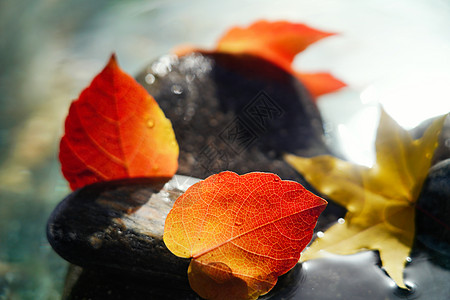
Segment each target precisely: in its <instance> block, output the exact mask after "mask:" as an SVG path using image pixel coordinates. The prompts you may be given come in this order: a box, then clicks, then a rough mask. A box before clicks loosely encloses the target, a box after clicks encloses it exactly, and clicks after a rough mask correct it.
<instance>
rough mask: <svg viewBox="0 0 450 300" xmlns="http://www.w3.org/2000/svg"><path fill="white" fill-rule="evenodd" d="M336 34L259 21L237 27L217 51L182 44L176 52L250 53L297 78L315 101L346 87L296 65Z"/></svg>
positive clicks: (229, 32) (224, 39)
mask: <svg viewBox="0 0 450 300" xmlns="http://www.w3.org/2000/svg"><path fill="white" fill-rule="evenodd" d="M332 35H334V33H330V32H325V31H320V30H317V29H314V28H311V27H309V26H306V25H304V24H300V23H291V22H287V21H277V22H269V21H265V20H261V21H257V22H255V23H253V24H251V25H250V26H249V27H246V28H243V27H233V28H231V29H230V30H229V31H227V32H226V33H225V35H224V36H223V37H222V38H221V39H220V40H219V41H218V43H217V47H216V49H215V50H214V51H206V50H201V49H198V48H195V47H194V46H192V45H182V46H179V47H177V48H175V49H174V52H175V53H176V54H177V55H179V56H183V55H186V54H188V53H191V52H194V51H200V52H202V53H212V52H224V53H232V54H236V55H239V54H250V55H254V56H258V57H262V58H264V59H266V60H268V61H270V62H272V63H273V64H275V65H277V66H279V67H280V68H283V69H284V70H286V71H287V72H289V73H291V74H293V75H294V76H296V77H297V78H298V79H299V80H300V81H301V82H302V83H303V84H304V85H305V87H306V88H307V89H308V91H309V92H310V94H311V95H312V96H313V98H314V100H315V98H317V97H318V96H321V95H323V94H327V93H331V92H334V91H337V90H338V89H340V88H342V87H345V86H346V84H345V83H343V82H342V81H340V80H338V79H336V78H334V77H333V76H332V75H331V74H329V73H324V72H321V73H297V72H295V71H294V69H293V68H292V62H293V61H294V58H295V56H296V55H297V54H299V53H300V52H302V51H303V50H305V49H306V48H307V47H308V46H309V45H311V44H313V43H315V42H317V41H319V40H321V39H323V38H326V37H328V36H332Z"/></svg>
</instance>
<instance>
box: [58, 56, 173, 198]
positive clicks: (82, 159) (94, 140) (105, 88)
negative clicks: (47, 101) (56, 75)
mask: <svg viewBox="0 0 450 300" xmlns="http://www.w3.org/2000/svg"><path fill="white" fill-rule="evenodd" d="M59 158H60V161H61V168H62V172H63V174H64V176H65V177H66V179H67V180H68V181H69V183H70V187H71V188H72V189H74V190H75V189H77V188H80V187H83V186H85V185H87V184H91V183H94V182H98V181H105V180H112V179H121V178H129V177H167V178H170V177H172V176H173V175H174V174H175V172H176V170H177V168H178V161H177V160H178V144H177V142H176V139H175V134H174V132H173V129H172V125H171V123H170V121H169V120H168V119H166V117H165V116H164V113H163V111H162V110H161V109H160V108H159V106H158V104H157V103H156V101H155V99H153V97H152V96H150V95H149V94H148V93H147V91H146V90H145V89H144V88H143V87H142V86H140V85H139V84H138V83H137V82H136V81H135V80H134V79H133V78H132V77H131V76H129V75H128V74H126V73H124V72H123V71H122V70H121V69H120V68H119V66H118V64H117V61H116V58H115V56H114V55H112V56H111V59H110V60H109V62H108V64H107V66H106V67H105V68H104V69H103V71H102V72H101V73H100V74H98V75H97V76H96V77H95V78H94V79H93V81H92V83H91V84H90V86H89V87H88V88H86V89H85V90H84V91H83V92H82V93H81V94H80V96H79V98H78V99H77V100H75V101H74V102H73V103H72V105H71V106H70V110H69V115H68V116H67V118H66V122H65V135H64V136H63V138H62V139H61V144H60V153H59Z"/></svg>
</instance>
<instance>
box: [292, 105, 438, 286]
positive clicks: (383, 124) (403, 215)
mask: <svg viewBox="0 0 450 300" xmlns="http://www.w3.org/2000/svg"><path fill="white" fill-rule="evenodd" d="M444 120H445V116H444V117H441V118H439V119H437V120H436V121H435V122H434V123H433V124H432V125H430V127H429V128H428V129H427V130H426V132H425V133H424V135H423V137H422V138H420V139H418V140H413V139H412V138H411V136H410V135H409V133H408V132H407V131H405V130H404V129H402V128H401V127H400V126H399V125H398V124H397V123H396V122H395V121H394V120H392V119H391V118H390V117H389V116H388V115H387V114H386V113H385V112H384V111H383V112H382V114H381V118H380V124H379V127H378V132H377V137H376V142H375V147H376V164H375V165H374V166H373V167H372V168H367V167H363V166H359V165H354V164H351V163H349V162H346V161H342V160H339V159H337V158H335V157H332V156H318V157H314V158H301V157H296V156H294V155H286V156H285V159H286V161H287V162H288V163H289V164H291V165H292V166H293V167H294V168H295V169H297V170H298V171H299V172H300V173H301V174H302V175H303V176H304V177H305V179H306V180H307V181H308V182H309V183H311V184H312V185H313V186H314V187H315V188H316V189H317V190H318V191H319V192H321V193H323V194H325V195H327V196H328V197H329V198H330V199H331V200H333V201H335V202H336V203H338V204H340V205H342V206H344V207H346V208H347V214H346V216H345V222H344V223H343V224H339V223H338V224H335V225H333V226H331V227H330V228H329V229H328V230H327V231H326V232H325V233H324V236H323V237H321V238H317V239H316V240H315V241H314V242H313V243H312V245H311V247H310V248H309V249H308V250H307V251H305V253H304V255H303V256H302V261H305V260H309V259H312V258H317V257H321V256H324V255H326V253H327V252H329V253H335V254H343V255H346V254H353V253H356V252H358V251H361V250H364V249H372V250H378V251H379V254H380V258H381V261H382V264H383V267H384V268H385V270H386V271H387V273H388V274H389V276H390V277H391V278H392V279H393V280H394V281H395V282H396V283H397V285H398V286H399V287H402V288H406V286H405V284H404V282H403V269H404V266H405V263H406V259H407V257H408V255H409V253H410V251H411V247H412V244H413V240H414V234H415V229H414V217H415V203H416V201H417V198H418V196H419V193H420V190H421V188H422V184H423V182H424V180H425V178H426V176H427V173H428V169H429V168H430V164H431V159H432V157H433V153H434V151H435V149H436V147H437V145H438V137H439V134H440V131H441V128H442V126H443V123H444Z"/></svg>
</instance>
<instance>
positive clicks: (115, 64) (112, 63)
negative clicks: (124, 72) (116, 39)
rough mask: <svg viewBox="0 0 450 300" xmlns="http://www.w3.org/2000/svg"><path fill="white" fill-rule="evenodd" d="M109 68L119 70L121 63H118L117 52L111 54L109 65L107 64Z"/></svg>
mask: <svg viewBox="0 0 450 300" xmlns="http://www.w3.org/2000/svg"><path fill="white" fill-rule="evenodd" d="M106 67H107V68H118V67H119V63H118V62H117V54H116V52H113V53H111V57H110V58H109V61H108V63H107V64H106Z"/></svg>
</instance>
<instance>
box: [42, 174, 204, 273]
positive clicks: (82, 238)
mask: <svg viewBox="0 0 450 300" xmlns="http://www.w3.org/2000/svg"><path fill="white" fill-rule="evenodd" d="M197 181H198V179H194V178H191V177H186V176H180V175H176V176H174V177H173V178H172V179H171V180H170V181H169V182H167V183H166V184H165V185H164V186H163V184H161V183H158V182H157V181H154V182H148V181H147V182H146V181H145V180H141V179H129V180H123V181H111V182H103V183H96V184H93V185H89V186H86V187H83V188H81V189H79V190H77V191H75V192H73V193H72V194H70V195H69V196H68V197H66V198H65V199H64V200H63V201H62V202H61V203H60V204H59V205H58V206H57V207H56V208H55V210H54V211H53V213H52V215H51V216H50V218H49V221H48V225H47V236H48V240H49V242H50V244H51V246H52V247H53V249H54V250H55V251H56V252H57V253H58V254H59V255H60V256H61V257H63V258H64V259H66V260H67V261H69V262H71V263H73V264H75V265H78V266H82V267H85V268H90V269H98V268H108V269H111V270H115V271H117V272H122V273H123V272H125V273H128V274H130V273H132V274H135V275H136V276H161V277H167V278H170V277H178V278H181V279H182V280H184V278H185V276H186V270H187V267H188V264H189V260H188V259H182V258H178V257H176V256H175V255H173V254H172V253H171V252H170V251H169V250H168V249H167V248H166V246H165V245H164V242H163V240H162V236H163V233H164V221H165V219H166V216H167V214H168V213H169V211H170V209H171V208H172V206H173V203H174V201H175V200H176V199H177V198H178V197H179V196H180V195H181V194H182V193H183V192H184V191H185V190H186V189H187V188H188V187H189V186H190V185H192V184H193V183H195V182H197Z"/></svg>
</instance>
